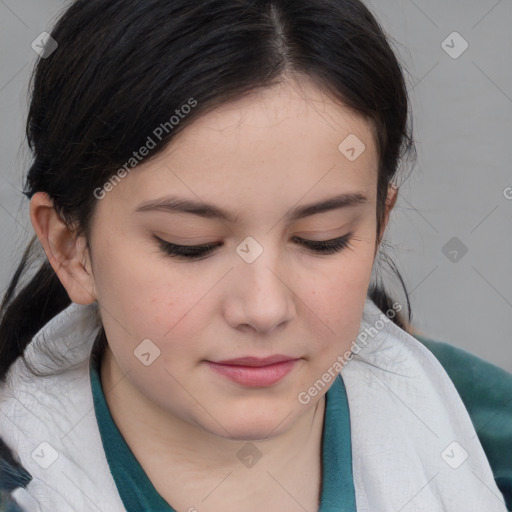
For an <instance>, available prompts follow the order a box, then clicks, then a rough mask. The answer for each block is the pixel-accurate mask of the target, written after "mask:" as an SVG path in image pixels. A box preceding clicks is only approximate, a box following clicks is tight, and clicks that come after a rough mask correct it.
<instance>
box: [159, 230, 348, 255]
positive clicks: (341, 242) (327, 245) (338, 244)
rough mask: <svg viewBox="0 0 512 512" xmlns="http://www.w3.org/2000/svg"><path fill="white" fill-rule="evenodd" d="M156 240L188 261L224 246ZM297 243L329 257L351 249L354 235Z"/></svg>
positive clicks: (298, 241) (296, 238) (218, 243)
mask: <svg viewBox="0 0 512 512" xmlns="http://www.w3.org/2000/svg"><path fill="white" fill-rule="evenodd" d="M153 236H154V237H155V239H156V240H157V241H158V243H159V245H160V248H161V250H162V251H163V252H164V253H166V254H167V255H168V256H172V257H175V258H183V259H187V260H199V259H204V258H206V257H208V256H209V255H210V254H211V253H212V252H213V251H214V250H215V248H216V247H219V246H220V245H222V243H220V242H217V243H213V244H205V245H176V244H172V243H170V242H166V241H165V240H162V239H161V238H159V237H157V236H156V235H153ZM293 238H294V240H295V241H297V243H299V244H300V245H303V246H305V247H307V248H308V249H310V250H311V251H313V252H315V253H318V254H323V255H329V254H335V253H338V252H341V251H342V250H343V249H345V248H347V247H349V245H350V240H351V239H352V233H349V234H348V235H344V236H340V237H339V238H333V239H331V240H322V241H317V240H305V239H303V238H299V237H293Z"/></svg>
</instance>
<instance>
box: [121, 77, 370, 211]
mask: <svg viewBox="0 0 512 512" xmlns="http://www.w3.org/2000/svg"><path fill="white" fill-rule="evenodd" d="M354 157H355V158H354ZM377 168H378V165H377V154H376V147H375V143H374V139H373V133H372V130H371V126H370V125H369V123H368V122H367V121H366V120H364V119H363V118H362V117H361V116H359V115H357V114H355V113H353V112H352V111H351V110H349V109H348V108H346V107H344V106H343V105H341V104H339V103H337V102H334V101H333V100H332V99H330V98H329V97H328V96H327V95H326V94H325V93H323V92H322V90H321V89H319V88H317V87H316V86H315V85H314V84H312V83H308V82H301V83H300V84H299V83H297V82H290V81H288V82H285V83H281V84H277V85H276V86H273V87H271V88H265V89H261V90H257V91H252V92H250V93H248V94H247V95H245V96H244V97H242V98H239V99H237V100H236V101H232V102H229V103H225V104H223V105H220V106H218V107H216V108H215V109H213V110H211V111H209V112H208V113H206V114H204V115H203V116H202V117H199V118H197V119H196V120H194V121H193V122H192V123H191V124H190V125H188V126H187V127H186V128H184V129H183V131H181V132H179V133H178V134H177V136H176V137H175V138H174V139H173V140H172V141H171V143H170V144H169V145H168V146H167V148H165V149H164V151H163V152H161V153H160V154H158V155H157V156H156V157H155V158H153V159H151V160H149V161H147V162H144V161H143V162H142V163H140V164H139V165H138V166H137V167H136V168H135V169H134V170H133V171H132V172H130V174H129V175H128V176H127V178H125V179H123V180H122V183H120V184H119V185H118V186H117V187H116V190H114V194H112V195H113V196H115V197H116V198H117V199H119V200H120V201H122V202H123V204H127V202H128V203H132V204H133V203H135V202H138V201H144V200H151V199H157V198H159V197H162V196H163V195H164V194H166V193H169V194H170V193H172V194H181V195H182V196H184V197H188V198H193V199H195V200H201V199H204V200H205V201H207V202H211V200H212V199H219V200H220V199H222V204H223V205H224V206H225V207H226V209H230V206H231V205H232V206H233V208H235V207H236V208H237V209H238V210H240V208H241V207H245V208H248V209H249V208H250V207H251V205H253V206H257V205H259V206H260V208H263V207H264V206H265V205H266V206H268V208H270V209H274V211H275V212H276V213H277V212H278V210H277V209H276V207H277V206H278V205H285V204H288V205H290V207H291V206H293V205H295V204H297V203H298V202H299V200H300V199H301V198H302V197H304V199H305V202H310V201H312V200H315V199H321V198H323V197H325V196H326V194H328V195H333V192H338V193H344V192H352V191H365V193H366V195H367V196H368V197H369V198H370V200H371V199H372V198H373V197H374V196H375V191H376V183H377ZM113 199H114V200H115V198H113Z"/></svg>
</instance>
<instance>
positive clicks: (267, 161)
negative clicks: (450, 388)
mask: <svg viewBox="0 0 512 512" xmlns="http://www.w3.org/2000/svg"><path fill="white" fill-rule="evenodd" d="M351 134H352V135H355V136H357V138H358V139H359V140H360V141H361V142H362V143H364V145H365V150H364V151H363V153H362V154H361V155H360V156H359V157H358V158H356V159H355V160H354V159H353V158H351V159H349V158H347V156H346V155H349V156H351V157H352V156H353V155H352V153H351V152H350V151H349V152H348V153H347V152H345V154H344V153H343V152H342V150H343V148H345V151H346V149H347V148H346V147H345V146H342V150H340V149H339V146H340V144H341V143H342V142H343V141H344V140H345V139H346V138H347V137H348V136H349V135H351ZM353 140H355V139H353ZM349 141H350V139H349ZM352 145H353V144H352ZM376 192H377V153H376V148H375V145H374V141H373V139H372V133H371V131H370V127H369V125H368V124H366V122H365V121H363V120H362V119H361V118H359V117H358V116H356V115H354V114H353V113H350V112H349V111H348V110H345V109H344V108H342V107H341V106H340V105H339V104H335V103H333V102H332V101H331V100H329V99H328V97H326V96H325V95H323V94H322V92H321V91H320V90H319V89H317V88H315V86H314V85H311V84H310V85H307V84H304V83H303V84H302V85H301V86H299V85H298V84H296V83H293V84H291V83H287V84H282V85H279V86H276V87H274V88H271V89H265V90H264V91H263V92H258V93H252V94H251V95H249V96H246V97H244V98H243V99H240V100H237V101H236V102H233V103H230V104H225V105H223V106H222V107H219V108H217V109H216V110H215V111H212V112H211V113H208V114H206V115H204V116H203V117H202V118H200V119H198V120H196V121H195V122H194V123H192V124H191V125H189V126H188V127H187V128H186V129H185V130H184V131H183V132H181V133H180V134H179V135H178V136H177V137H176V138H175V139H174V140H173V141H172V142H171V144H170V145H169V146H168V147H167V149H166V150H165V151H164V152H163V153H160V154H159V155H158V157H156V158H154V159H152V160H149V161H146V162H142V163H141V164H139V166H137V167H136V168H135V169H133V170H132V171H131V172H130V173H129V174H128V175H127V176H126V177H125V178H124V179H122V180H121V182H120V183H118V184H117V185H116V186H115V187H113V188H112V190H111V191H110V192H108V193H107V194H106V195H105V197H104V198H103V199H101V200H99V201H98V203H97V209H96V212H95V217H94V219H93V230H92V239H91V257H92V271H93V275H94V287H95V293H96V298H97V300H98V302H99V304H100V311H101V316H102V321H103V325H104V328H105V332H106V336H107V339H108V342H109V347H110V350H111V351H112V355H113V358H114V360H115V363H116V364H117V365H118V367H119V368H120V369H121V371H122V372H123V373H125V372H128V374H127V375H126V378H127V379H129V381H130V383H131V385H132V386H133V388H134V389H136V390H137V391H138V392H139V393H140V394H141V395H142V396H144V397H145V398H146V399H147V400H148V402H149V403H151V404H153V405H154V406H155V407H157V408H159V409H161V410H162V411H163V412H164V414H166V415H169V417H172V418H176V419H178V420H180V421H184V422H187V423H189V424H190V425H192V426H195V427H197V428H201V429H204V430H207V431H209V432H211V433H214V434H216V435H219V436H222V437H229V438H235V439H258V438H263V437H266V436H268V435H269V433H270V432H272V435H277V434H279V433H280V432H282V431H284V430H286V429H287V428H289V427H290V426H291V425H292V424H293V423H294V422H295V421H297V419H298V418H299V417H300V416H301V415H302V414H304V413H305V412H306V411H308V410H310V408H311V407H314V405H315V403H316V402H317V401H318V400H319V399H320V398H321V397H322V396H323V395H324V394H325V392H326V391H327V388H328V386H327V387H326V388H325V389H324V391H323V392H321V393H319V394H318V395H317V396H315V397H314V398H312V399H311V400H310V401H309V402H308V403H307V404H303V403H301V402H300V401H299V400H298V396H299V394H300V393H301V392H305V391H307V390H308V389H309V388H310V387H311V386H312V385H313V384H314V383H315V382H316V381H318V379H320V378H321V377H322V374H324V372H326V371H327V369H328V368H330V367H332V366H333V364H334V363H335V362H336V361H337V360H339V359H338V357H339V356H340V355H342V354H344V353H345V352H346V351H347V350H349V349H350V346H351V344H352V342H353V341H354V339H355V338H356V336H357V334H358V332H359V327H360V321H361V316H362V312H363V306H364V301H365V298H366V294H367V290H368V285H369V281H370V275H371V270H372V266H373V262H374V255H375V238H376V218H375V217H376ZM343 194H358V195H360V196H362V197H364V198H365V199H361V200H360V201H358V202H355V203H353V204H351V205H345V206H340V204H339V203H336V204H335V202H333V203H332V204H330V205H328V204H327V205H324V206H325V207H324V208H322V207H319V208H317V209H313V208H309V209H305V207H307V206H311V205H314V204H322V203H325V202H326V201H328V200H331V199H333V198H336V197H338V196H341V195H343ZM170 196H172V197H173V207H172V208H171V207H169V205H168V208H164V207H163V206H161V207H160V208H156V207H155V208H152V207H151V206H150V205H148V203H149V202H154V201H168V202H171V199H170ZM180 201H181V202H182V203H180ZM184 201H187V202H190V203H197V207H195V208H179V206H180V204H181V206H183V204H184V203H183V202H184ZM143 205H145V206H143ZM189 206H190V205H189ZM185 210H188V211H185ZM193 210H195V211H193ZM219 212H223V213H224V214H225V215H224V216H220V215H219ZM298 212H302V214H301V215H299V214H298ZM328 240H334V241H333V242H330V243H328V244H325V243H324V242H325V241H328ZM171 244H174V245H177V246H202V247H200V248H196V249H194V248H192V249H187V248H186V247H185V248H184V249H183V248H182V249H180V248H179V247H178V248H176V247H175V246H173V245H171ZM205 247H206V250H205ZM179 251H181V252H182V254H180V252H179ZM187 254H188V256H187ZM189 256H193V257H189ZM144 340H145V341H144ZM276 355H280V356H284V359H285V360H288V362H286V363H281V364H274V365H269V364H268V361H267V364H266V365H264V366H263V367H260V368H259V369H257V368H256V369H255V368H254V367H253V368H247V367H246V365H247V364H249V363H247V362H245V364H244V365H224V364H222V363H221V362H222V361H226V360H230V359H234V358H245V357H254V358H266V357H269V356H276ZM260 363H261V362H260ZM251 364H253V363H251ZM329 386H330V384H329Z"/></svg>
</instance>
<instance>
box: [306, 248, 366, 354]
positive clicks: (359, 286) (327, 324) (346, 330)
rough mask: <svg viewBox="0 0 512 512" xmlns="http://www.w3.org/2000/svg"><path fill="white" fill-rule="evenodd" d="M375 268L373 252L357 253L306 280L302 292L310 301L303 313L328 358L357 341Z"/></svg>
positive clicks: (340, 259)
mask: <svg viewBox="0 0 512 512" xmlns="http://www.w3.org/2000/svg"><path fill="white" fill-rule="evenodd" d="M372 266H373V253H372V252H371V251H367V253H366V252H364V253H363V252H362V251H354V252H353V253H351V254H350V255H348V254H345V255H344V257H341V258H338V259H337V261H336V262H333V264H332V265H329V266H326V265H324V267H323V269H322V270H321V271H320V270H318V269H316V270H315V271H314V276H315V277H314V278H312V279H310V280H304V281H303V283H304V284H303V287H302V288H301V290H302V292H301V293H302V294H303V296H304V297H308V300H307V301H305V302H306V306H307V307H305V308H304V310H303V311H302V314H303V315H305V316H307V317H309V318H311V321H312V322H313V324H312V325H311V327H310V329H311V330H313V331H314V332H315V339H316V340H317V345H318V347H319V349H320V351H322V352H323V353H324V354H325V357H326V358H329V357H330V358H332V357H333V354H334V353H336V354H341V353H343V352H345V351H346V350H348V349H349V348H350V346H351V344H352V343H353V342H354V340H355V339H356V338H357V335H358V333H359V329H360V325H361V317H362V314H363V308H364V303H365V300H366V296H367V292H368V285H369V282H370V278H371V272H372ZM308 283H310V284H308ZM306 288H307V289H306Z"/></svg>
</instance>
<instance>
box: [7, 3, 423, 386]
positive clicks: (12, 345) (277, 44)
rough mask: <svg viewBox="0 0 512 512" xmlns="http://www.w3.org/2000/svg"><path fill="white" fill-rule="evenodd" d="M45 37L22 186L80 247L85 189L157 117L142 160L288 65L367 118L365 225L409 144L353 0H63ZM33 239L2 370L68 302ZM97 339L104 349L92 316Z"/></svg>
mask: <svg viewBox="0 0 512 512" xmlns="http://www.w3.org/2000/svg"><path fill="white" fill-rule="evenodd" d="M51 35H52V37H53V39H55V41H56V42H57V43H58V48H57V49H56V50H55V51H54V52H53V53H51V54H49V55H46V56H44V57H45V58H41V59H39V60H38V62H37V63H36V65H35V67H34V70H33V74H32V76H31V83H30V86H31V91H29V92H30V95H31V96H30V108H29V113H28V118H27V123H26V136H27V140H28V145H29V148H30V150H31V153H32V155H33V160H32V163H31V166H30V168H29V170H28V173H27V176H26V181H25V183H24V190H23V194H24V195H25V196H26V197H27V198H29V199H30V198H31V197H32V196H33V194H35V193H36V192H39V191H43V192H46V193H47V194H48V195H49V197H50V198H51V199H52V201H53V204H54V208H55V211H56V212H57V213H58V214H59V216H60V217H61V219H62V220H63V221H65V222H66V224H67V225H68V226H69V227H70V229H72V230H73V234H76V236H80V235H84V238H85V240H86V247H87V249H89V248H90V235H91V225H92V219H93V214H94V211H95V206H96V204H97V201H98V198H97V194H95V192H94V191H95V190H98V188H99V187H102V186H103V185H104V184H105V183H106V182H107V181H108V180H109V179H111V178H112V176H113V175H114V174H115V172H116V171H119V170H120V168H121V167H122V166H123V165H125V164H126V162H127V161H129V160H130V158H132V157H133V152H134V151H135V150H137V149H138V148H140V147H142V146H143V145H144V144H145V143H146V142H147V139H148V136H151V135H152V134H154V133H155V129H156V128H157V127H165V129H161V132H162V133H161V134H160V132H159V134H160V137H156V136H155V137H153V139H156V140H154V142H156V146H155V147H154V148H153V149H152V151H151V155H150V157H154V156H156V155H157V154H158V153H159V152H161V151H162V150H163V149H164V148H165V147H166V146H167V144H168V143H169V142H170V141H171V140H172V138H173V137H174V136H175V135H176V134H178V133H179V132H181V131H182V130H183V129H184V128H186V127H187V126H188V125H190V124H191V123H192V122H193V121H194V120H195V119H197V118H198V117H199V116H201V115H204V114H205V113H207V112H209V111H211V110H214V109H215V108H216V107H218V106H219V105H221V104H223V103H226V102H229V101H231V100H236V99H238V98H240V97H242V96H243V95H244V94H246V93H249V92H252V91H254V90H256V89H258V88H265V87H270V86H272V85H275V84H277V83H280V82H281V81H282V80H284V79H285V78H286V77H290V76H293V77H297V78H305V79H308V80H313V81H314V82H315V83H316V84H317V85H319V86H320V87H321V88H322V90H323V91H325V92H326V93H328V94H330V95H331V97H333V98H335V99H336V100H337V101H339V102H341V104H342V105H343V106H346V107H348V108H349V109H351V110H352V111H353V112H355V113H357V114H358V115H360V116H362V117H363V118H364V119H365V120H367V121H368V122H369V124H370V126H371V127H372V130H373V133H374V137H375V143H376V146H377V149H378V158H379V166H378V180H377V211H376V215H377V233H376V234H377V236H378V234H379V232H380V230H381V226H382V222H383V219H384V209H385V202H386V195H387V191H388V186H389V185H390V184H392V183H394V180H395V178H396V175H397V172H398V170H399V167H400V165H401V164H402V163H403V161H404V159H405V157H407V156H413V157H414V156H415V147H414V142H413V137H412V128H411V127H410V126H409V123H408V114H409V110H410V109H409V98H408V95H407V88H406V84H405V80H404V76H403V74H402V67H401V65H400V64H399V62H398V60H397V57H396V55H395V53H394V52H393V50H392V49H391V47H390V44H389V41H388V37H387V36H386V35H385V33H384V31H383V29H382V28H381V26H380V25H379V23H378V22H377V21H376V19H375V18H374V16H373V15H372V14H371V13H370V11H369V10H368V9H367V7H365V6H364V4H363V3H361V2H360V1H358V0H256V1H255V0H237V1H235V2H234V1H232V0H201V1H199V2H189V0H132V1H131V2H126V1H124V0H76V1H74V2H73V3H72V4H71V5H70V6H69V7H68V8H67V9H66V10H65V11H64V12H63V13H62V15H61V16H60V18H59V19H58V20H57V22H56V24H55V26H54V28H53V30H52V32H51ZM191 99H195V100H194V101H195V102H196V106H195V107H194V108H193V109H189V113H188V114H187V115H186V116H180V119H179V122H178V123H177V124H175V126H172V127H171V126H170V123H169V119H170V117H171V116H172V115H173V114H174V113H178V110H179V109H180V108H181V107H182V106H183V105H186V104H187V103H189V104H191V103H190V100H191ZM183 112H185V109H184V108H183ZM125 169H126V166H125ZM36 242H37V238H36V236H35V235H34V236H33V238H32V239H31V241H30V243H29V244H28V246H27V248H26V250H25V252H24V254H23V256H22V259H21V262H20V263H19V266H18V267H17V270H16V272H15V274H14V276H13V278H12V280H11V281H10V284H9V286H8V288H7V290H6V293H5V295H4V297H3V300H2V303H1V305H0V315H1V316H0V380H2V381H3V380H5V376H6V374H7V371H8V369H9V367H10V366H11V364H12V363H13V362H14V361H15V360H16V359H17V358H18V357H20V356H21V357H22V358H23V359H24V350H25V348H26V346H27V345H28V344H29V342H30V341H31V339H32V338H33V336H34V335H35V334H36V333H37V332H38V331H39V330H40V329H41V328H42V327H43V326H44V325H45V324H46V323H47V322H48V321H49V320H51V319H52V318H53V317H54V316H55V315H57V314H58V313H59V312H60V311H62V310H63V309H64V308H66V307H67V306H68V305H69V304H70V303H71V299H70V297H69V296H68V294H67V292H66V290H65V288H64V287H63V286H62V284H61V282H60V280H59V278H58V276H57V274H56V273H55V272H54V270H53V268H52V267H51V265H50V264H49V262H48V260H47V259H46V258H44V257H43V258H42V259H40V258H37V257H36V253H37V251H38V250H39V251H40V244H38V243H36ZM376 242H377V243H378V242H379V241H378V240H376ZM33 264H37V265H38V268H37V270H36V271H35V272H34V273H33V275H32V277H31V278H30V279H28V280H25V281H24V280H23V279H22V276H24V275H25V274H26V272H27V271H28V269H29V268H30V267H31V266H32V265H33ZM392 267H393V268H392V270H393V272H394V273H395V274H397V275H398V277H399V279H400V282H401V285H402V287H403V289H404V292H405V297H406V300H407V310H408V318H407V319H406V318H405V317H404V316H403V315H402V314H399V313H397V314H396V315H394V316H393V318H392V320H393V322H395V323H396V324H397V325H398V326H400V327H401V328H403V329H406V330H407V328H408V322H410V320H411V309H410V303H409V297H408V295H407V290H406V289H405V285H404V282H403V280H402V277H401V276H400V273H399V272H398V270H397V269H396V267H394V265H392ZM368 296H369V297H370V298H371V299H372V300H373V302H375V304H376V305H377V306H378V307H379V309H381V310H382V311H386V310H390V309H392V307H393V304H395V305H396V301H393V299H392V298H391V297H390V295H389V294H388V292H387V291H386V289H385V287H384V283H383V281H382V278H381V276H379V275H378V276H377V279H376V281H375V282H374V283H373V284H371V285H370V287H369V290H368ZM98 339H101V340H102V344H103V345H102V346H105V343H106V339H105V333H104V329H103V327H102V328H101V329H100V333H99V335H98V338H97V340H98ZM25 362H26V361H25Z"/></svg>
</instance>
